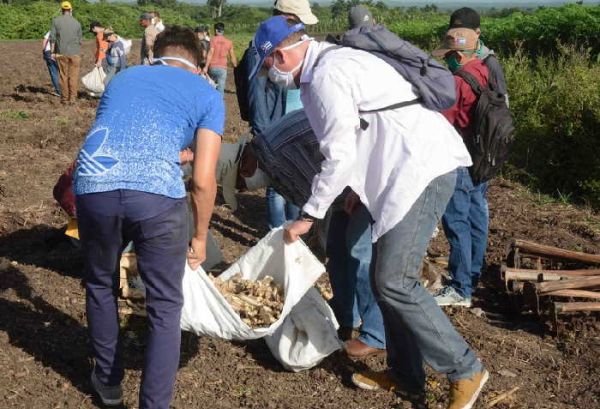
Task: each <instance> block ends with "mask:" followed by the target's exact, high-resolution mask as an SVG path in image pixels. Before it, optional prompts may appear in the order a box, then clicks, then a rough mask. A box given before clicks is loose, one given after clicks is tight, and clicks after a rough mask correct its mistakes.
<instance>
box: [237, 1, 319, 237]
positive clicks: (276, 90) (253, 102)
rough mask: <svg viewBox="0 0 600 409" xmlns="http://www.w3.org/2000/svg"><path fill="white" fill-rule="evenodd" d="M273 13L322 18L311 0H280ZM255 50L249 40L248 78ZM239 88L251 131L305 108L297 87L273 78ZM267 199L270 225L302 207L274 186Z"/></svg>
mask: <svg viewBox="0 0 600 409" xmlns="http://www.w3.org/2000/svg"><path fill="white" fill-rule="evenodd" d="M273 15H275V16H277V15H281V16H285V17H287V18H291V19H294V20H295V21H297V22H301V23H303V24H306V25H313V24H317V23H318V22H319V19H318V18H317V17H316V16H315V15H314V14H313V12H312V11H311V9H310V4H309V2H308V0H277V1H276V2H275V4H274V5H273ZM252 50H253V46H252V43H250V45H249V47H248V49H246V51H245V52H244V57H243V58H242V60H241V61H240V66H241V68H242V69H241V71H240V72H241V73H240V75H243V76H245V77H246V78H248V77H249V74H250V71H251V70H252V68H253V66H254V61H253V60H252V58H248V56H250V57H252V56H253V51H252ZM237 75H238V74H236V76H237ZM237 92H238V93H241V94H244V95H245V98H243V97H242V99H243V100H244V102H245V103H247V110H248V114H249V122H250V127H251V132H252V135H254V136H256V135H259V134H260V133H261V132H263V131H264V130H265V129H266V128H267V127H268V126H269V125H270V124H271V123H272V122H274V121H276V120H277V119H279V118H281V117H282V116H284V115H285V114H287V113H289V112H292V111H295V110H297V109H302V102H301V101H300V92H299V91H298V90H286V89H285V88H283V87H281V86H279V85H277V84H274V83H273V82H271V81H270V80H269V79H268V78H267V77H254V78H252V79H250V80H248V81H247V86H246V87H245V89H239V88H238V89H237ZM241 94H240V95H241ZM244 102H242V103H244ZM248 176H249V177H250V178H252V179H251V181H248V183H250V184H251V185H252V186H258V185H262V184H263V183H264V181H265V178H264V177H263V176H264V174H262V173H258V174H253V175H248ZM266 200H267V225H268V227H269V228H274V227H279V226H281V225H282V224H284V223H285V222H286V221H290V220H295V219H296V218H297V216H298V214H299V211H300V210H299V209H298V207H297V206H295V205H294V204H293V203H291V202H288V201H286V200H285V199H284V198H283V196H281V195H280V194H279V193H277V191H275V189H274V188H273V187H268V188H267V194H266Z"/></svg>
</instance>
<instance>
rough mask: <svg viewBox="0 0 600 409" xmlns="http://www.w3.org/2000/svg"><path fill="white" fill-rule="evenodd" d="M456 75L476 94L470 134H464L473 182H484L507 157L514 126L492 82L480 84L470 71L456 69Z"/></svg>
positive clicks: (492, 175)
mask: <svg viewBox="0 0 600 409" xmlns="http://www.w3.org/2000/svg"><path fill="white" fill-rule="evenodd" d="M456 75H458V76H459V77H461V78H462V79H464V80H465V81H466V82H467V84H469V86H470V87H471V89H472V90H473V92H474V93H475V95H477V96H478V100H477V106H476V107H475V110H474V111H473V121H472V126H471V128H470V130H471V132H470V134H469V135H463V139H464V141H465V145H467V149H468V150H469V153H470V154H471V159H472V161H473V166H471V167H470V168H469V173H470V174H471V179H473V184H475V185H477V184H480V183H483V182H487V181H488V180H490V179H491V178H493V177H494V176H496V174H498V172H499V171H500V168H501V167H502V165H503V164H504V162H506V161H507V160H508V155H509V152H510V148H511V147H512V145H513V143H514V141H515V125H514V120H513V116H512V113H511V112H510V109H509V108H508V106H507V105H506V98H505V96H504V95H502V94H501V93H499V92H497V91H496V90H495V89H494V87H493V86H492V85H491V83H488V84H487V85H486V86H485V87H483V86H481V85H480V84H479V82H478V81H477V79H476V78H475V77H474V76H472V75H471V74H469V73H467V72H465V71H463V70H459V71H457V73H456Z"/></svg>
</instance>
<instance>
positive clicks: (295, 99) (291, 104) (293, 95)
mask: <svg viewBox="0 0 600 409" xmlns="http://www.w3.org/2000/svg"><path fill="white" fill-rule="evenodd" d="M302 108H304V106H303V105H302V100H301V99H300V90H299V89H288V92H287V98H286V100H285V113H286V114H289V113H290V112H293V111H297V110H298V109H302Z"/></svg>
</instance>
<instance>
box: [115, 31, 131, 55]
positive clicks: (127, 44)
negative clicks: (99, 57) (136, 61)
mask: <svg viewBox="0 0 600 409" xmlns="http://www.w3.org/2000/svg"><path fill="white" fill-rule="evenodd" d="M117 37H118V36H117ZM118 39H119V41H121V42H122V43H123V50H124V51H125V55H128V54H129V52H130V51H131V45H132V42H131V40H126V39H125V38H123V37H118Z"/></svg>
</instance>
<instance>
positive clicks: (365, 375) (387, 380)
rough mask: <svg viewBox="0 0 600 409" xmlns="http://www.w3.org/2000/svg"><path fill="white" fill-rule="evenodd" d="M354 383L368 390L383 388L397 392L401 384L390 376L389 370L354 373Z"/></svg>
mask: <svg viewBox="0 0 600 409" xmlns="http://www.w3.org/2000/svg"><path fill="white" fill-rule="evenodd" d="M352 383H353V384H354V385H356V386H357V387H359V388H360V389H364V390H367V391H377V390H379V389H383V390H386V391H389V392H395V391H396V389H398V388H399V385H398V384H397V383H396V381H395V380H394V379H392V377H391V376H390V373H389V371H379V372H375V371H365V372H360V373H355V374H352Z"/></svg>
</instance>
